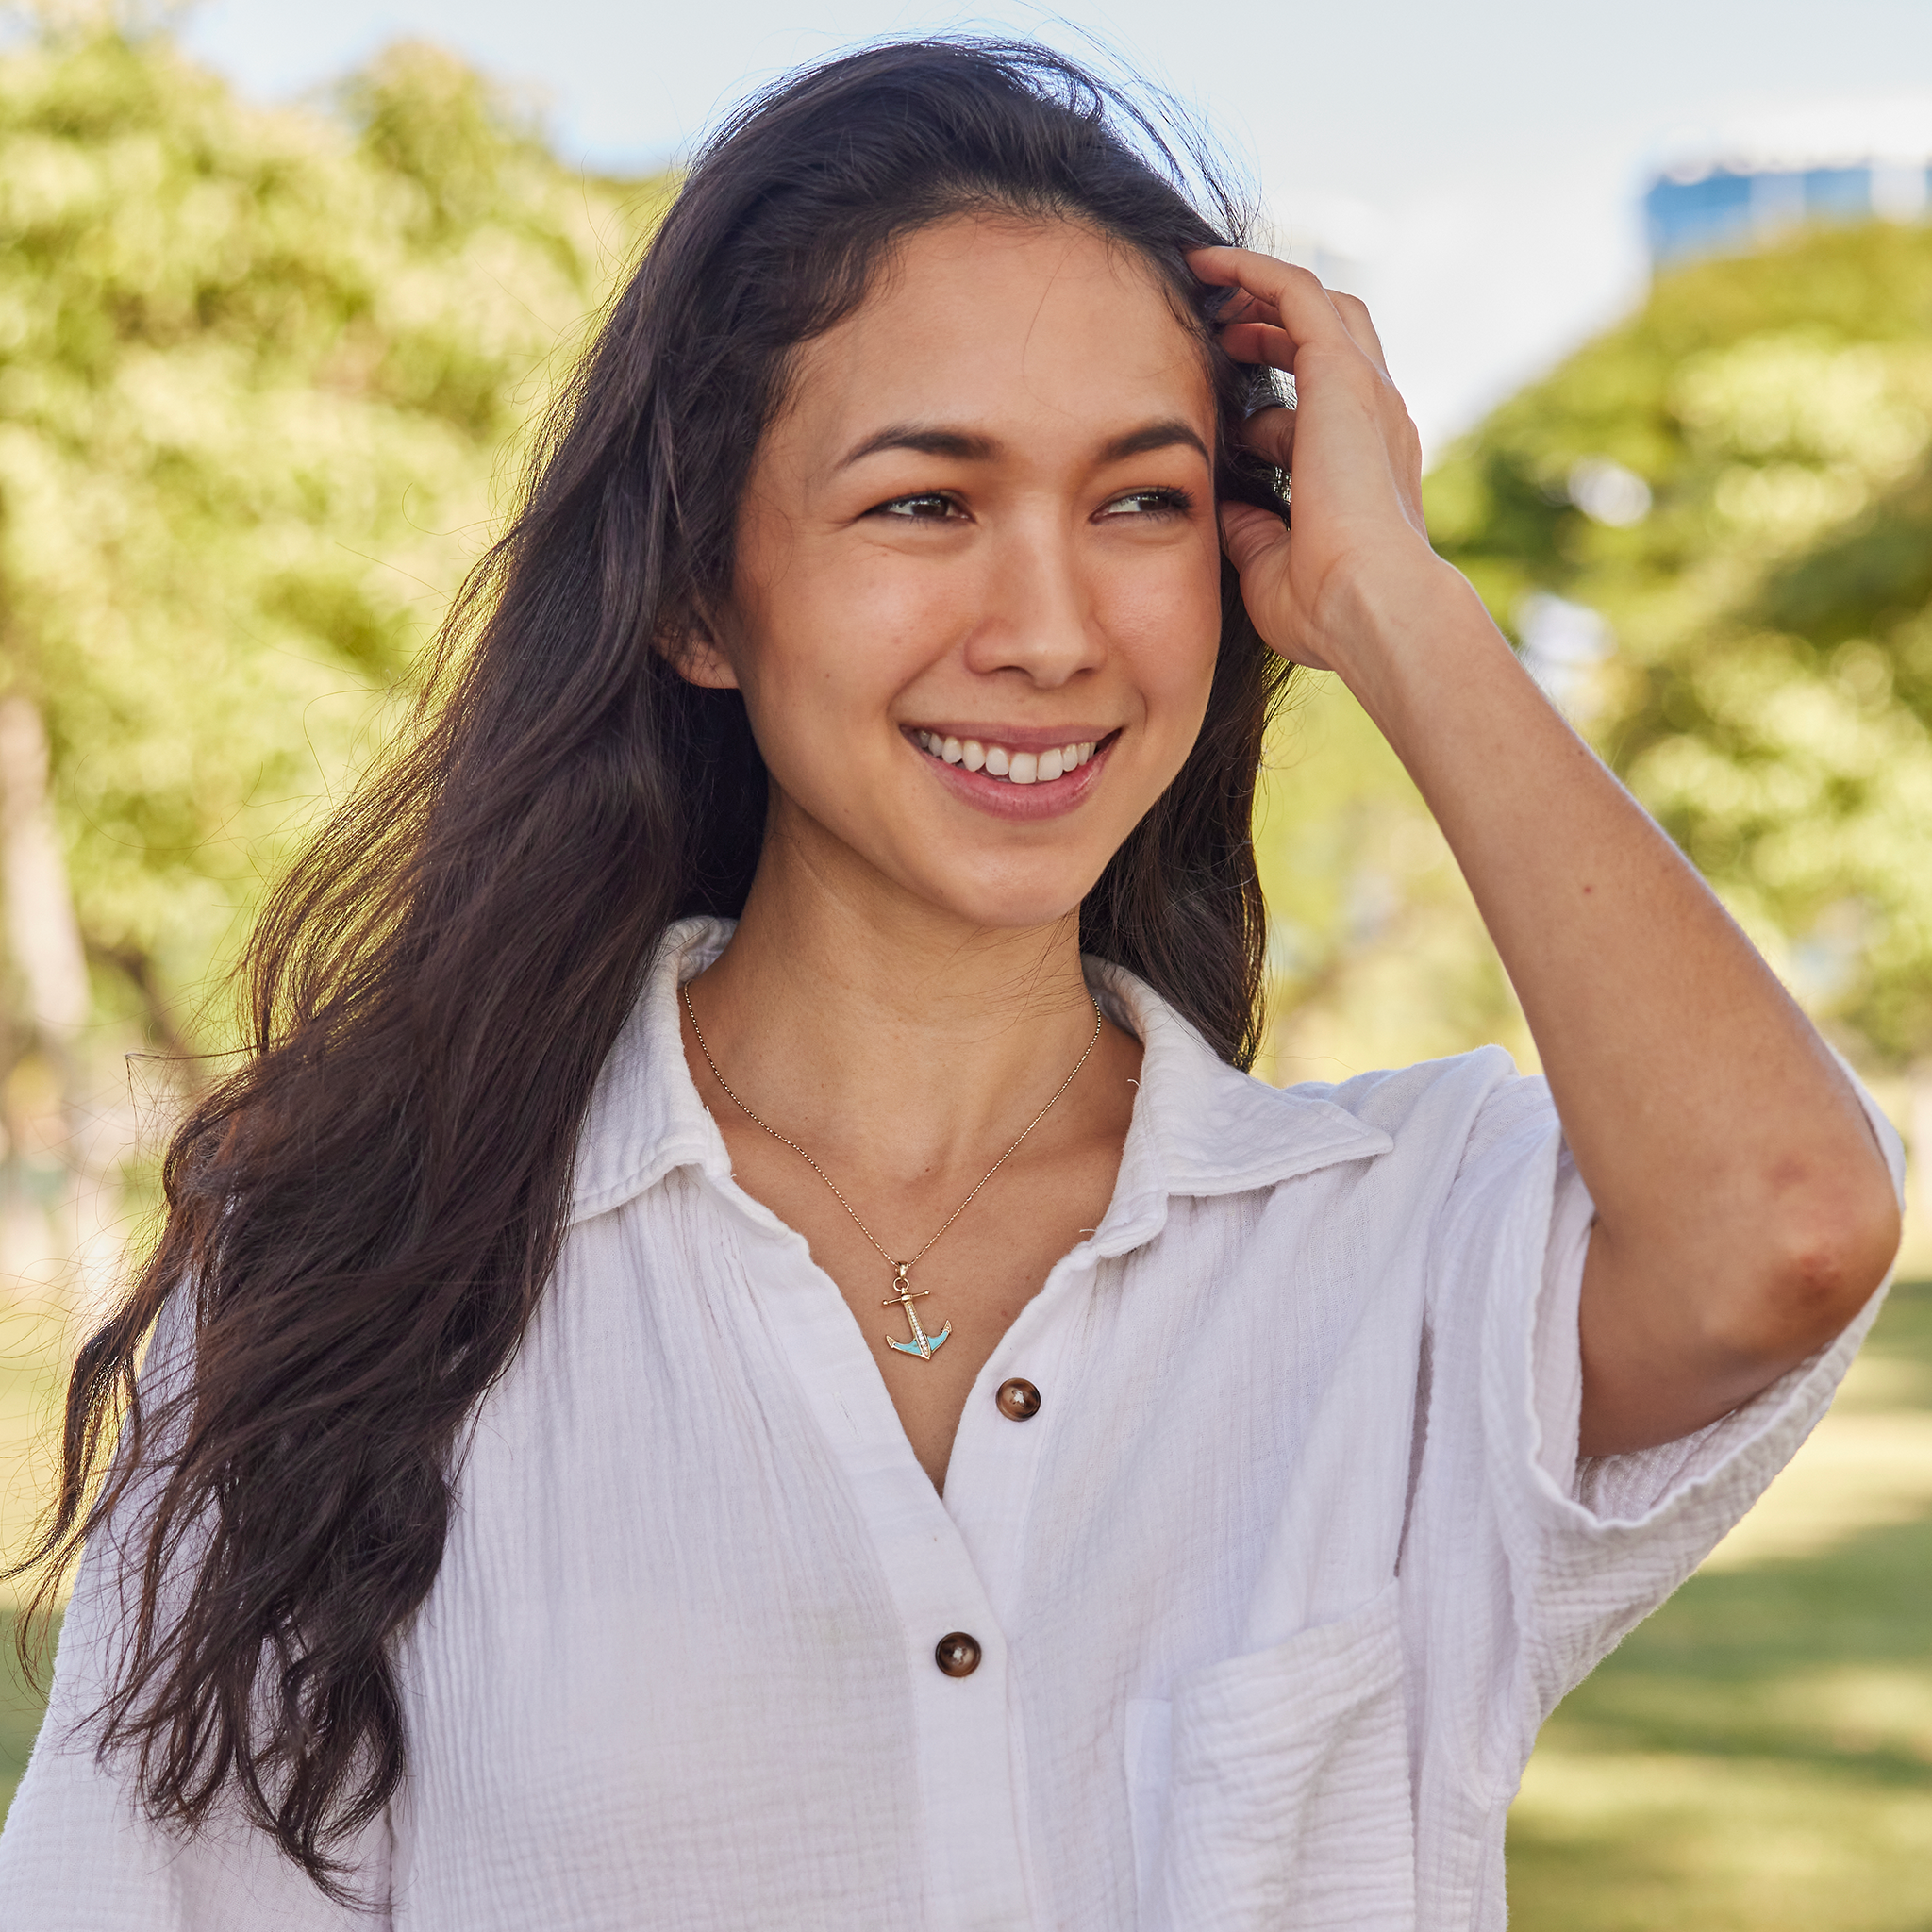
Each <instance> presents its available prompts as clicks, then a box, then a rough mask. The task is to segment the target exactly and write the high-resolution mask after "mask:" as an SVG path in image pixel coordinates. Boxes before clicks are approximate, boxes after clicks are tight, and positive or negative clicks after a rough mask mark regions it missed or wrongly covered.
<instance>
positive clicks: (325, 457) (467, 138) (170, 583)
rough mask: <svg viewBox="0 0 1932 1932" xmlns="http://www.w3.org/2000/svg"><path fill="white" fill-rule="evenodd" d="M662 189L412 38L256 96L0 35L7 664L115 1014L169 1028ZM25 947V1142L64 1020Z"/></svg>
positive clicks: (187, 68) (425, 603)
mask: <svg viewBox="0 0 1932 1932" xmlns="http://www.w3.org/2000/svg"><path fill="white" fill-rule="evenodd" d="M660 198H661V185H660V184H657V183H632V184H625V183H617V182H611V181H605V180H599V179H591V178H587V177H586V176H584V175H582V174H581V173H580V172H578V171H575V170H573V169H571V168H569V167H567V166H565V165H564V164H562V163H561V162H560V161H559V160H558V158H557V157H556V156H555V155H554V154H553V153H552V151H551V150H550V149H549V148H548V147H547V146H546V144H545V142H544V141H543V139H542V138H541V132H540V130H539V129H538V128H537V127H536V126H535V125H532V124H531V123H530V122H529V121H528V120H527V119H526V118H525V117H524V116H522V115H521V114H520V113H519V112H518V110H517V109H516V108H515V107H514V105H513V103H511V102H510V101H509V100H508V99H507V98H506V97H505V96H504V95H503V94H502V93H501V92H498V91H496V90H494V89H492V88H491V86H490V85H489V84H488V83H487V82H485V81H484V80H483V79H482V78H481V77H479V76H478V75H475V73H473V72H471V71H470V70H468V69H467V68H465V67H463V66H462V65H461V64H459V63H458V62H457V61H456V60H454V59H452V58H450V57H448V56H446V55H443V54H441V53H439V52H437V51H435V50H433V49H430V48H427V47H422V46H411V45H402V46H397V47H394V48H391V50H390V51H389V52H388V53H386V54H384V55H383V56H382V57H381V58H378V59H377V60H376V61H375V63H374V64H373V65H372V66H371V67H369V68H368V69H367V70H366V71H365V72H363V73H361V74H359V75H356V76H355V77H354V78H353V79H351V80H349V81H348V82H347V83H345V84H344V85H343V86H342V87H341V88H340V89H339V90H338V91H337V92H336V94H335V95H334V97H333V99H332V100H331V101H330V102H329V103H327V104H326V105H325V107H324V108H317V109H313V110H310V109H292V108H283V109H276V110H274V111H264V110H261V109H258V108H252V107H249V106H247V105H246V104H244V103H243V102H242V101H240V100H238V99H237V98H236V97H235V95H234V94H233V93H232V92H230V91H229V90H228V89H227V88H226V87H225V85H224V84H223V83H222V82H221V81H219V80H218V79H216V78H214V77H213V76H211V75H208V74H207V73H205V72H203V71H201V70H199V69H197V68H196V67H194V66H193V65H192V63H191V62H189V61H188V60H187V59H186V58H184V57H183V56H182V55H181V54H180V53H179V52H178V51H177V50H176V49H175V47H174V45H173V44H172V43H171V42H169V41H168V40H167V38H166V37H165V36H162V35H146V36H143V35H134V34H129V33H125V32H120V31H115V30H111V29H102V28H99V27H94V28H88V29H75V30H71V31H62V30H59V29H57V28H48V29H46V30H45V31H43V32H42V33H41V34H40V35H39V36H37V37H36V38H34V39H33V40H32V41H30V42H28V43H26V44H25V45H21V46H17V47H15V48H14V49H12V50H11V51H8V52H7V53H6V54H5V55H0V698H5V699H6V700H7V701H8V702H9V703H12V704H14V705H15V712H14V713H12V714H9V715H14V716H18V715H19V707H20V706H21V705H25V706H28V707H31V708H32V710H33V711H34V712H35V713H37V714H38V717H39V719H40V720H41V721H42V726H43V732H42V736H43V740H44V742H45V744H46V745H47V746H49V747H50V748H51V760H50V763H51V780H50V784H49V787H48V792H49V795H50V797H51V802H52V811H53V824H54V826H55V828H56V833H57V838H56V841H55V842H56V843H57V844H58V849H59V851H60V852H61V853H63V854H64V856H65V859H66V866H67V872H68V886H67V891H68V897H69V899H70V901H71V905H72V908H73V911H72V914H71V915H70V916H71V918H72V919H73V920H74V921H75V924H76V926H77V932H78V935H79V937H80V938H81V940H82V941H84V945H85V952H86V957H87V958H88V960H89V961H90V963H91V967H92V992H93V996H94V1003H93V1011H94V1014H95V1020H96V1026H95V1037H96V1038H97V1039H103V1038H108V1039H111V1037H112V1036H113V1035H114V1034H115V1033H116V1031H117V1028H118V1027H121V1026H125V1025H129V1024H136V1023H139V1022H142V1021H144V1023H145V1027H146V1031H147V1035H148V1037H149V1039H150V1040H151V1041H156V1042H158V1043H160V1044H164V1045H166V1044H175V1043H177V1041H179V1039H180V1038H181V1036H182V1034H183V1032H184V1030H185V1029H186V1028H187V1027H188V1026H189V1024H190V1021H189V1019H188V1017H187V1016H189V1015H192V1013H193V1012H194V1010H195V1009H196V1008H198V1007H199V1005H200V998H199V995H200V992H201V990H202V989H203V988H204V987H205V986H206V985H208V982H209V978H210V974H211V971H212V970H213V969H215V968H217V967H218V966H219V965H220V964H221V963H222V961H223V960H224V958H225V957H226V955H227V954H228V952H229V951H230V949H231V948H232V946H233V944H234V942H235V941H236V940H237V938H238V937H239V935H240V933H241V932H242V930H243V929H244V927H245V924H246V920H247V917H248V914H249V912H250V909H251V907H252V905H253V902H254V899H255V896H256V893H257V891H258V883H259V881H260V880H261V878H262V877H263V876H264V875H265V874H266V873H267V872H268V871H270V870H272V868H273V866H274V864H275V855H276V853H277V851H278V850H279V849H280V847H281V845H282V844H283V842H284V841H286V840H287V839H288V838H289V837H291V835H293V834H294V833H296V832H297V831H299V830H300V828H301V827H302V826H304V825H305V824H307V823H308V821H309V820H310V818H311V815H312V812H313V810H314V808H315V807H316V804H317V802H318V801H319V800H322V799H324V798H325V797H326V795H327V794H328V793H329V792H330V791H332V790H334V789H335V788H336V787H338V786H339V785H340V784H341V782H342V780H343V778H344V776H345V775H346V774H347V773H348V772H349V771H350V769H351V768H352V766H353V765H354V763H355V760H356V758H357V755H358V746H359V745H360V744H362V743H364V742H366V741H369V740H371V739H372V738H373V737H375V736H376V735H379V733H380V731H381V729H382V727H383V724H384V722H385V719H386V716H387V714H388V710H389V708H390V707H391V702H392V694H393V693H394V692H395V691H397V690H398V688H399V686H400V685H401V683H402V682H403V680H404V679H405V677H406V675H407V673H408V667H409V664H410V661H411V658H412V657H413V655H414V654H415V652H416V651H417V649H418V647H419V645H420V644H421V642H422V641H423V640H424V639H425V637H426V636H427V634H428V633H429V632H430V631H432V630H433V628H434V626H435V625H436V624H437V622H438V620H439V619H440V617H441V613H442V610H443V608H444V606H445V603H446V601H447V598H448V596H449V594H450V592H451V591H453V590H454V589H455V587H456V585H457V583H458V581H459V580H460V577H461V575H462V573H463V571H464V569H465V567H466V566H467V564H468V563H469V561H470V560H471V559H472V558H474V557H475V554H476V553H477V551H478V550H479V549H480V548H481V546H482V544H483V543H484V541H486V539H487V536H488V534H489V530H490V527H491V501H492V487H493V484H494V483H495V481H496V479H497V477H498V475H499V472H500V468H501V465H502V463H503V461H504V458H505V452H506V450H509V451H511V452H512V453H513V452H514V449H515V446H516V443H517V441H518V438H519V435H520V433H521V431H522V430H523V428H524V426H525V424H526V423H527V422H528V421H530V419H531V418H532V417H533V416H535V415H536V414H537V412H538V411H539V410H540V408H541V404H542V402H543V400H544V397H545V393H546V389H547V385H548V382H549V379H550V377H551V375H552V373H553V371H554V369H555V368H556V367H557V365H558V360H559V358H561V357H563V356H566V355H567V354H568V352H569V351H570V349H571V348H572V347H573V346H574V345H575V341H577V339H578V336H579V332H580V331H581V329H582V327H583V326H584V325H585V323H586V322H587V319H588V318H589V317H591V315H592V314H593V312H594V311H595V309H596V308H597V307H598V306H599V304H600V302H601V301H602V299H603V297H604V295H605V293H606V291H607V290H608V287H609V285H610V282H611V280H612V277H613V275H614V273H615V271H616V270H617V269H618V268H619V267H621V266H622V264H623V263H624V261H625V259H626V258H628V257H629V256H630V255H631V253H632V252H633V250H634V247H635V245H636V243H637V241H638V239H639V238H640V236H641V233H642V231H643V228H644V226H645V225H647V224H648V222H649V221H650V220H651V219H652V218H653V216H654V215H655V212H656V210H657V208H658V205H659V202H660ZM34 741H35V740H34V732H33V730H32V728H31V726H30V724H29V725H27V726H25V727H24V728H23V731H9V732H8V733H4V734H0V750H4V749H5V746H6V745H8V744H12V743H15V742H18V743H19V744H21V745H23V746H25V753H24V754H23V758H24V760H25V762H24V764H23V767H22V775H21V778H20V784H16V785H15V786H14V788H13V791H14V792H17V793H18V794H19V808H18V809H16V810H14V811H13V813H12V818H11V819H9V820H8V824H13V823H15V822H18V823H19V824H28V825H29V829H30V822H31V821H32V820H33V817H34V813H35V811H36V810H37V809H42V808H39V807H36V805H35V801H34V798H33V797H32V796H31V795H30V793H31V787H30V786H28V787H27V789H26V791H21V785H25V783H26V780H27V779H28V778H30V777H31V771H30V770H28V769H27V767H29V766H30V765H31V762H32V757H33V743H34ZM4 778H5V774H0V780H4ZM4 791H5V788H4V785H0V793H4ZM5 795H11V794H5ZM42 817H44V811H43V810H42ZM14 842H16V843H17V842H18V841H14ZM45 842H46V841H42V843H43V844H44V843H45ZM8 849H9V850H10V849H11V846H10V845H9V848H8ZM30 871H31V868H25V867H23V868H16V872H17V874H18V875H17V876H15V877H13V878H11V879H9V881H8V891H9V893H11V894H12V895H13V896H14V898H15V899H16V900H17V899H18V897H19V895H20V893H21V892H23V891H25V890H26V889H27V875H28V873H29V872H30ZM18 923H19V922H18V921H17V920H16V921H15V922H14V924H16V925H18ZM11 951H12V953H13V955H14V957H13V958H12V960H11V963H10V966H9V969H8V973H9V976H8V985H7V988H6V998H5V1002H4V1007H5V1011H4V1018H5V1021H6V1029H5V1031H6V1038H5V1042H4V1049H5V1050H4V1054H0V1058H4V1061H5V1065H4V1066H0V1075H5V1074H7V1072H8V1069H9V1068H10V1069H12V1070H13V1072H14V1074H16V1075H18V1076H19V1077H17V1078H12V1079H10V1081H9V1086H8V1094H9V1096H10V1102H9V1108H8V1114H9V1119H8V1126H9V1128H10V1129H11V1130H12V1132H11V1136H10V1144H11V1145H12V1147H13V1149H14V1151H15V1153H16V1155H20V1154H21V1151H22V1150H23V1149H25V1150H26V1153H28V1154H30V1153H31V1152H32V1142H33V1140H34V1130H33V1124H32V1123H31V1122H30V1121H26V1120H25V1119H23V1118H22V1117H21V1116H22V1111H23V1108H25V1102H21V1104H20V1105H13V1104H11V1103H12V1102H16V1101H20V1096H21V1094H22V1093H23V1092H25V1091H28V1090H29V1089H31V1088H32V1087H33V1085H34V1078H29V1077H28V1076H29V1075H33V1076H34V1077H35V1078H39V1077H41V1076H42V1075H44V1074H45V1071H46V1069H45V1064H44V1062H45V1060H46V1057H47V1050H48V1049H49V1047H50V1044H58V1042H52V1041H50V1040H49V1038H48V1037H47V1035H48V1028H47V1027H46V1026H45V1025H44V1024H41V1023H40V1022H39V1021H38V1020H37V1014H39V1013H41V1012H42V1011H43V1010H44V1009H45V1008H46V1002H45V1001H44V1000H41V1001H40V1002H39V1004H38V1006H37V1004H36V1000H35V997H34V995H33V991H32V989H31V988H30V987H29V986H28V985H27V984H26V979H25V975H24V973H23V969H22V964H21V960H20V958H19V952H20V949H19V947H18V946H16V947H14V948H12V949H11ZM72 955H73V948H71V947H70V948H69V949H68V953H67V955H66V956H65V957H72ZM103 1027H105V1029H106V1033H105V1034H103V1033H102V1031H101V1029H102V1028H103ZM204 1037H205V1038H206V1037H207V1036H204ZM112 1043H114V1044H119V1043H122V1042H121V1041H119V1040H118V1039H113V1040H112ZM36 1070H38V1072H37V1071H36ZM23 1082H24V1083H25V1085H23ZM42 1084H44V1080H42ZM70 1099H71V1095H70ZM26 1110H27V1111H31V1109H30V1108H27V1109H26ZM41 1138H42V1140H43V1141H44V1140H46V1139H47V1136H46V1135H45V1134H44V1133H42V1135H41ZM22 1158H25V1156H23V1157H22ZM66 1158H68V1161H69V1164H70V1165H72V1162H73V1159H74V1158H75V1157H74V1152H73V1148H72V1145H71V1144H69V1145H68V1147H67V1152H66ZM16 1166H17V1162H16Z"/></svg>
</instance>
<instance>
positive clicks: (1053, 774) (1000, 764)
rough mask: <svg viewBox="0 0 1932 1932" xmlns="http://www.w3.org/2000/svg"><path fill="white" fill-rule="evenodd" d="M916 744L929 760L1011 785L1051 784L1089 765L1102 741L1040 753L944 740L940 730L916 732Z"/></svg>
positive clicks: (1053, 747)
mask: <svg viewBox="0 0 1932 1932" xmlns="http://www.w3.org/2000/svg"><path fill="white" fill-rule="evenodd" d="M912 741H913V742H914V743H915V744H916V745H918V747H919V748H920V750H921V751H923V752H924V753H925V754H926V755H927V757H929V758H938V759H939V760H940V761H941V763H943V764H948V765H961V766H964V768H965V769H966V770H967V771H969V772H984V773H985V774H986V775H987V776H988V777H989V778H1004V779H1005V780H1006V781H1007V782H1008V784H1009V785H1051V784H1052V783H1053V782H1054V781H1055V780H1056V779H1057V778H1064V777H1066V776H1068V775H1070V774H1072V773H1074V772H1076V771H1078V770H1079V768H1080V767H1081V766H1082V765H1084V764H1086V763H1087V762H1088V760H1089V759H1090V758H1092V756H1093V752H1094V746H1095V744H1096V743H1097V742H1098V741H1097V740H1094V739H1084V740H1080V741H1074V742H1072V743H1068V744H1063V745H1051V746H1049V747H1048V748H1047V749H1046V750H1045V751H1040V752H1033V751H1016V750H1014V749H1012V748H1011V747H1010V746H1008V745H1004V744H999V743H996V742H993V741H981V740H979V739H977V738H951V737H942V736H941V734H940V733H939V732H937V731H914V732H913V733H912Z"/></svg>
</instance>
